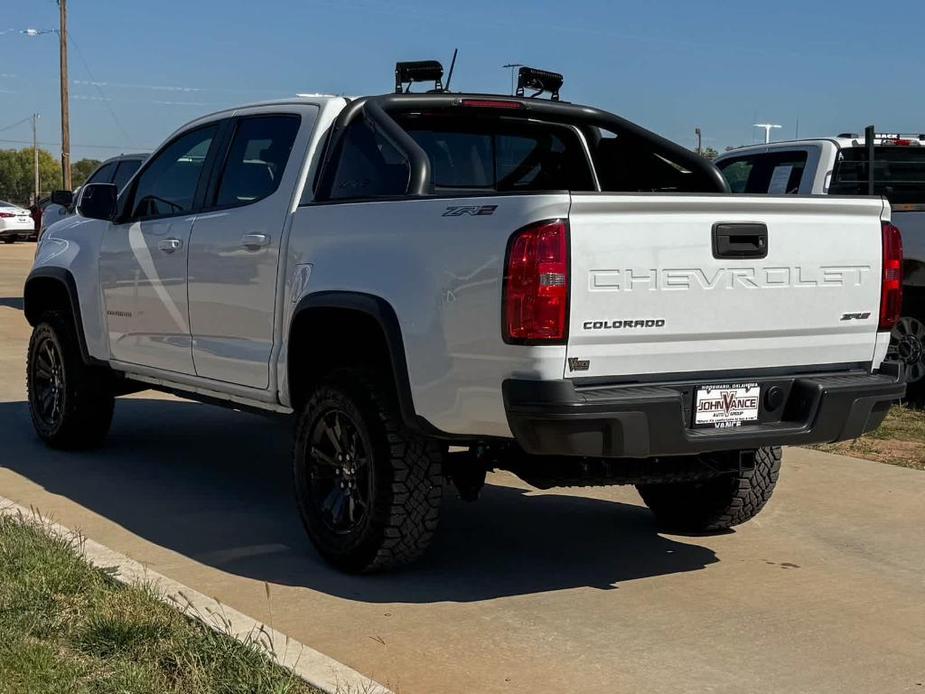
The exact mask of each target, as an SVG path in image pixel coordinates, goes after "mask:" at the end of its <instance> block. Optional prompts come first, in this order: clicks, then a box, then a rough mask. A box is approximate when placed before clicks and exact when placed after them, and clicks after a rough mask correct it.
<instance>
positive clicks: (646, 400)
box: [503, 372, 906, 458]
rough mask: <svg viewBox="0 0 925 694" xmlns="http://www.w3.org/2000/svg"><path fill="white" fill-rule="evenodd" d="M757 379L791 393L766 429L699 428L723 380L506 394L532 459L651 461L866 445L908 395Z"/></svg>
mask: <svg viewBox="0 0 925 694" xmlns="http://www.w3.org/2000/svg"><path fill="white" fill-rule="evenodd" d="M737 380H743V379H737ZM748 380H750V381H753V382H756V383H760V384H761V385H762V393H765V392H767V389H768V388H770V387H772V386H778V387H780V388H782V389H783V391H784V399H783V403H782V405H781V406H779V407H778V408H776V409H774V410H770V409H768V407H767V405H766V403H765V402H764V399H762V403H761V409H760V411H759V421H758V422H757V423H755V424H749V425H746V426H742V427H738V428H733V429H695V428H692V426H691V421H692V414H691V409H692V402H693V399H694V392H695V390H696V388H697V387H698V386H700V385H706V384H709V383H719V382H721V381H722V379H715V378H710V379H706V380H698V381H696V382H695V381H691V382H686V383H675V382H672V383H654V384H647V385H638V384H634V385H616V386H593V387H587V388H579V387H576V386H575V384H574V383H572V382H571V381H566V380H562V381H527V380H516V379H511V380H507V381H505V382H504V386H503V392H504V404H505V409H506V411H507V418H508V424H509V425H510V428H511V431H512V432H513V434H514V437H515V439H516V440H517V442H518V444H519V445H520V446H521V447H522V448H523V449H524V450H525V451H526V452H527V453H530V454H533V455H568V456H587V457H605V458H610V457H632V458H644V457H650V456H666V455H689V454H695V453H705V452H709V451H722V450H735V449H750V448H758V447H761V446H780V445H805V444H814V443H830V442H834V441H844V440H846V439H852V438H856V437H858V436H860V435H861V434H863V433H865V432H867V431H870V430H872V429H875V428H876V427H878V426H879V425H880V423H881V422H882V421H883V419H884V417H885V416H886V413H887V411H888V410H889V407H890V404H891V403H893V402H894V401H896V400H897V399H899V398H901V397H902V396H903V394H904V393H905V389H906V387H905V385H904V384H903V383H901V382H900V380H899V377H898V374H897V373H879V374H868V373H863V372H853V373H837V374H819V375H800V376H790V377H787V376H775V377H770V378H756V379H748Z"/></svg>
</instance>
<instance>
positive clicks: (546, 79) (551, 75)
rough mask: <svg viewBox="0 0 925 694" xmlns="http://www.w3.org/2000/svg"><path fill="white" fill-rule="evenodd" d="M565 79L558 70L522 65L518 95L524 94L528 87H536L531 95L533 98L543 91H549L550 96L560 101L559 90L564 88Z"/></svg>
mask: <svg viewBox="0 0 925 694" xmlns="http://www.w3.org/2000/svg"><path fill="white" fill-rule="evenodd" d="M564 81H565V78H564V77H562V75H560V74H559V73H558V72H549V71H548V70H537V69H536V68H532V67H522V68H520V71H519V72H518V73H517V96H523V95H524V90H526V89H534V90H536V92H535V93H534V94H531V95H530V97H531V98H533V97H535V96H539V95H540V94H542V93H543V92H549V95H550V98H551V99H552V100H553V101H558V100H559V90H560V89H562V83H563V82H564Z"/></svg>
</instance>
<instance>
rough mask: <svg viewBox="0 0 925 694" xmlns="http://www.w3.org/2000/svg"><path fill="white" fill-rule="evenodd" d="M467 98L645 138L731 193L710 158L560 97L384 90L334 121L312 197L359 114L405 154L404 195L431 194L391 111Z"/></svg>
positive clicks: (323, 194) (326, 180)
mask: <svg viewBox="0 0 925 694" xmlns="http://www.w3.org/2000/svg"><path fill="white" fill-rule="evenodd" d="M467 100H476V101H486V100H487V101H506V102H511V101H513V102H517V103H518V104H520V107H519V108H516V109H510V110H505V111H504V115H505V116H506V117H521V118H531V117H544V116H546V117H551V118H554V119H556V120H559V121H566V122H568V123H571V124H573V125H578V126H586V127H598V128H602V129H604V130H607V131H610V132H613V133H616V134H617V135H618V136H620V135H622V136H630V137H632V138H635V139H638V140H641V141H644V142H647V143H648V144H649V145H650V146H651V147H652V150H653V151H654V152H655V153H656V154H659V155H661V156H663V157H665V158H666V159H667V160H669V161H671V162H673V163H675V164H679V165H682V166H684V167H685V168H687V169H689V170H690V171H694V172H697V173H699V174H701V175H702V176H703V178H704V179H705V181H706V183H707V185H708V187H710V188H713V189H714V190H707V191H703V192H716V193H728V192H730V189H729V183H728V182H727V181H726V179H725V177H724V176H723V174H722V173H721V172H720V170H719V169H718V168H717V167H716V166H715V165H714V164H713V163H712V162H711V161H709V160H707V159H705V158H703V157H701V156H700V155H699V154H697V153H696V152H693V151H692V150H689V149H687V148H685V147H682V146H681V145H679V144H677V143H675V142H672V141H671V140H668V139H666V138H664V137H662V136H661V135H657V134H655V133H653V132H652V131H650V130H646V129H645V128H643V127H641V126H639V125H636V124H635V123H633V122H631V121H628V120H626V119H625V118H621V117H620V116H617V115H614V114H612V113H608V112H607V111H602V110H600V109H596V108H591V107H589V106H579V105H576V104H570V103H566V102H562V101H558V102H554V101H541V100H537V99H527V98H518V97H509V96H499V95H497V94H446V93H444V94H385V95H382V96H370V97H364V98H361V99H357V100H356V101H352V102H350V103H349V104H348V105H347V106H346V107H345V108H344V110H343V111H341V113H340V115H338V117H337V120H336V121H335V122H334V126H333V129H332V132H331V139H330V140H329V143H328V147H327V149H326V152H325V156H324V159H323V162H322V167H323V170H322V172H321V178H320V179H319V185H318V190H317V191H316V194H315V199H316V200H317V201H320V202H323V201H327V200H329V199H330V195H331V186H332V184H333V167H332V164H333V162H335V161H336V160H337V157H338V155H339V152H340V149H341V147H342V146H343V133H344V130H345V129H346V128H347V126H349V125H350V123H352V122H353V120H354V119H356V118H357V117H360V116H363V117H365V118H366V119H367V120H368V121H369V122H370V124H371V125H372V126H373V127H374V128H376V129H377V131H378V132H381V133H382V134H383V135H384V136H385V137H386V139H388V140H389V142H390V143H391V144H392V145H393V146H394V147H396V148H397V149H398V150H399V151H400V152H402V153H403V154H404V155H405V156H406V157H407V158H408V163H409V166H410V169H411V176H410V180H409V185H408V193H407V195H410V196H416V197H420V196H426V195H432V194H433V180H432V178H431V166H430V159H429V158H428V156H427V154H426V152H424V150H423V149H422V148H421V147H420V146H419V145H418V144H417V142H415V141H414V138H412V137H411V136H410V135H409V134H408V133H407V132H405V130H404V129H403V128H402V127H401V126H400V125H399V124H398V123H397V122H396V121H395V119H394V118H393V117H392V115H391V114H392V113H395V112H407V111H420V110H427V109H446V108H454V107H463V102H464V101H467Z"/></svg>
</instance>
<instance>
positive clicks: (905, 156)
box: [829, 145, 925, 204]
mask: <svg viewBox="0 0 925 694" xmlns="http://www.w3.org/2000/svg"><path fill="white" fill-rule="evenodd" d="M874 193H875V194H876V195H885V196H886V197H887V198H888V199H889V200H890V202H893V203H918V204H922V203H925V147H899V146H895V145H894V146H887V147H875V148H874ZM829 194H831V195H867V150H866V149H865V148H864V147H848V148H845V149H842V150H841V151H840V152H839V153H838V159H837V160H836V163H835V170H834V171H833V173H832V182H831V184H830V185H829Z"/></svg>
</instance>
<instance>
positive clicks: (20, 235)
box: [0, 227, 35, 239]
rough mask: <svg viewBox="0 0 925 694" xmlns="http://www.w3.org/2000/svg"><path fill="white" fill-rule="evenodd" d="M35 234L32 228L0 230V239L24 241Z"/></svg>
mask: <svg viewBox="0 0 925 694" xmlns="http://www.w3.org/2000/svg"><path fill="white" fill-rule="evenodd" d="M34 234H35V228H34V227H18V228H17V227H12V228H0V239H8V238H17V239H26V238H29V237H31V236H33V235H34Z"/></svg>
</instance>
